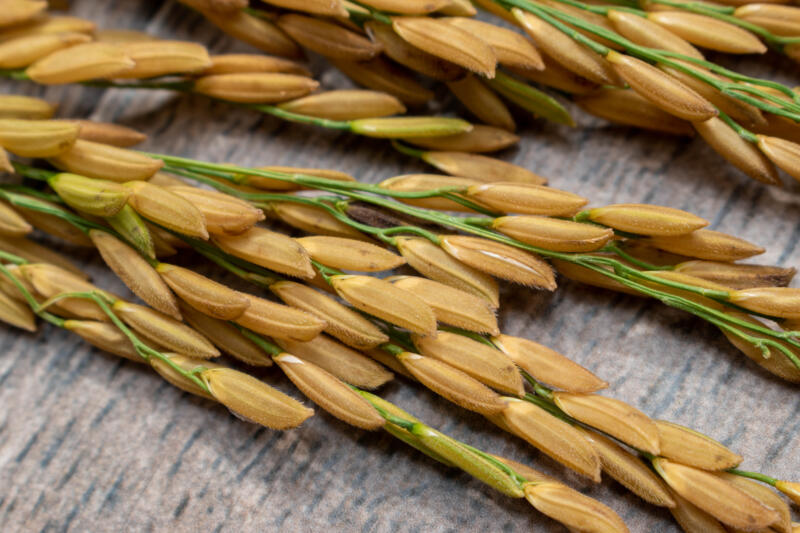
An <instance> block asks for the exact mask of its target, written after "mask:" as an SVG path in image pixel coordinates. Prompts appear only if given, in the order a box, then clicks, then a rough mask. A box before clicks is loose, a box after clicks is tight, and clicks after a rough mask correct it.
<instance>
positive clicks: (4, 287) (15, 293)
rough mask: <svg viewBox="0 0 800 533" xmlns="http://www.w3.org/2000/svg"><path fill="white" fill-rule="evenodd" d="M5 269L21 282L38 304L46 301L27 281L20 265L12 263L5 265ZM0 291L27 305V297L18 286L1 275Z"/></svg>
mask: <svg viewBox="0 0 800 533" xmlns="http://www.w3.org/2000/svg"><path fill="white" fill-rule="evenodd" d="M5 267H6V269H7V270H8V271H9V272H11V274H13V275H14V277H16V278H17V281H19V283H20V284H21V285H22V286H23V287H25V289H27V291H28V292H29V293H31V295H32V296H33V298H34V299H35V300H36V301H37V302H39V303H41V302H43V301H44V298H43V297H42V295H41V294H38V293H37V292H36V289H34V288H33V286H32V285H31V284H30V282H29V281H28V280H27V279H25V275H24V274H23V272H22V269H21V268H20V266H19V265H15V264H12V263H10V264H7V265H5ZM0 291H2V292H3V293H5V294H7V295H8V296H11V297H12V298H14V299H15V300H17V301H19V302H22V303H25V304H26V305H27V300H26V299H25V296H24V295H23V294H22V292H21V291H20V290H19V288H18V287H17V285H16V284H15V283H13V282H12V281H11V279H10V278H8V277H7V276H5V275H0Z"/></svg>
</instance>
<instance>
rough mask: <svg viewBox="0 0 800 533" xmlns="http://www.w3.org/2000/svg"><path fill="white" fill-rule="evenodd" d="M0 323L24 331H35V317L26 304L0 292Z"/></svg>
mask: <svg viewBox="0 0 800 533" xmlns="http://www.w3.org/2000/svg"><path fill="white" fill-rule="evenodd" d="M0 322H5V323H6V324H10V325H12V326H14V327H17V328H20V329H24V330H25V331H36V315H34V314H33V311H31V308H30V307H29V306H28V304H27V303H23V302H21V301H19V300H17V299H16V298H14V297H12V296H10V295H8V294H6V293H5V292H3V291H2V290H0Z"/></svg>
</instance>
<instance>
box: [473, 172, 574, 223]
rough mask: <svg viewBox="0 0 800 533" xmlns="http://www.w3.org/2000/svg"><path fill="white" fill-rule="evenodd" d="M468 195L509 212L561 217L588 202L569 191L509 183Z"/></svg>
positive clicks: (480, 188)
mask: <svg viewBox="0 0 800 533" xmlns="http://www.w3.org/2000/svg"><path fill="white" fill-rule="evenodd" d="M467 196H468V197H469V198H470V199H475V200H478V201H479V202H480V203H482V204H485V205H488V206H489V207H491V208H493V209H497V210H499V211H503V212H506V213H522V214H526V215H548V216H557V217H568V216H572V215H574V214H575V213H577V212H578V211H579V210H580V208H581V207H583V206H584V205H586V203H587V200H586V198H583V197H582V196H578V195H577V194H572V193H570V192H567V191H562V190H559V189H552V188H550V187H544V186H542V185H535V184H532V183H512V182H508V181H501V182H495V183H484V184H481V185H473V186H471V187H470V188H469V189H467Z"/></svg>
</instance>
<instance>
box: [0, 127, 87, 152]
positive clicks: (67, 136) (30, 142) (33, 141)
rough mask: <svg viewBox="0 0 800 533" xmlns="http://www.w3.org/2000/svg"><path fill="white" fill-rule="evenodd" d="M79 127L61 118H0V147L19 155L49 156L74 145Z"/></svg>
mask: <svg viewBox="0 0 800 533" xmlns="http://www.w3.org/2000/svg"><path fill="white" fill-rule="evenodd" d="M78 129H79V128H78V126H77V125H76V124H73V123H71V122H67V121H64V120H25V119H16V118H4V119H0V146H2V147H3V148H5V149H6V150H8V151H9V152H11V153H13V154H15V155H19V156H22V157H50V156H55V155H58V154H62V153H63V152H65V151H66V150H69V149H70V147H71V146H74V144H75V142H76V141H75V139H77V138H78Z"/></svg>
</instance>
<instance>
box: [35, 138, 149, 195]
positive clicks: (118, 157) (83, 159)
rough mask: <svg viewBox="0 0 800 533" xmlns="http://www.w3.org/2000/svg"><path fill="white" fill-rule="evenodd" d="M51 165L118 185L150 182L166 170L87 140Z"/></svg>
mask: <svg viewBox="0 0 800 533" xmlns="http://www.w3.org/2000/svg"><path fill="white" fill-rule="evenodd" d="M75 127H76V128H77V126H75ZM49 161H50V163H52V164H53V166H55V167H56V168H58V169H61V170H64V171H67V172H73V173H75V174H80V175H82V176H88V177H90V178H99V179H107V180H111V181H118V182H126V181H136V180H146V179H149V178H150V177H152V176H153V174H155V173H156V172H157V171H158V170H159V169H160V168H161V167H162V166H164V163H163V161H161V160H158V159H153V158H151V157H147V156H146V155H143V154H140V153H139V152H134V151H133V150H127V149H125V148H119V147H116V146H110V145H107V144H101V143H95V142H92V141H86V140H83V139H78V140H77V141H75V144H73V145H72V147H71V148H69V149H68V150H67V151H65V152H62V153H60V154H58V155H56V156H55V157H52V158H50V159H49Z"/></svg>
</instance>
